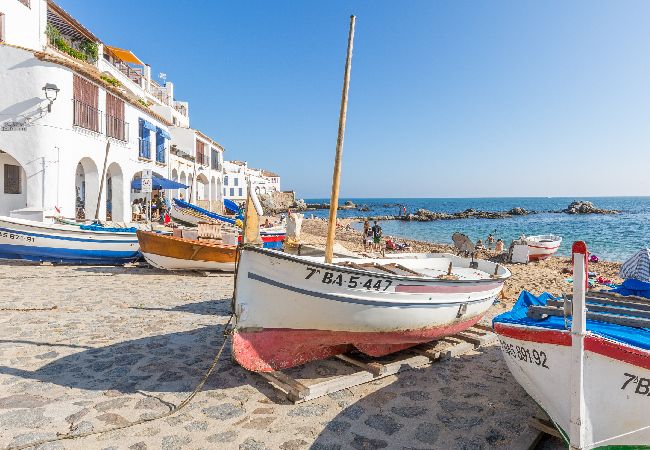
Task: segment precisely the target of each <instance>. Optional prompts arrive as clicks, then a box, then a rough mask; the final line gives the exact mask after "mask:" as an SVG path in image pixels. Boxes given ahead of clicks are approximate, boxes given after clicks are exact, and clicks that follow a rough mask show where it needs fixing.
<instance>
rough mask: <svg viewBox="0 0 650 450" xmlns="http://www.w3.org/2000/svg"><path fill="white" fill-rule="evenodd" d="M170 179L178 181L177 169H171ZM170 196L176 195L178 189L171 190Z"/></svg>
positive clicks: (174, 196)
mask: <svg viewBox="0 0 650 450" xmlns="http://www.w3.org/2000/svg"><path fill="white" fill-rule="evenodd" d="M172 181H178V170H176V169H174V170H172ZM171 194H172V198H177V197H178V189H172V190H171Z"/></svg>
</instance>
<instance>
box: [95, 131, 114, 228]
mask: <svg viewBox="0 0 650 450" xmlns="http://www.w3.org/2000/svg"><path fill="white" fill-rule="evenodd" d="M110 148H111V141H108V140H107V141H106V155H105V156H104V170H102V181H101V182H100V183H99V194H97V208H96V209H95V220H99V205H100V203H101V199H102V191H103V190H104V180H105V179H106V163H107V162H108V151H109V150H110ZM112 218H113V217H112V216H111V219H112Z"/></svg>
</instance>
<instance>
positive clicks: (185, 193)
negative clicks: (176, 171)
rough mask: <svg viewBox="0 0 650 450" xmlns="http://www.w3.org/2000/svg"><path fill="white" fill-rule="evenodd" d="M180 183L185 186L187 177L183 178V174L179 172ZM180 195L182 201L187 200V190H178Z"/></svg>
mask: <svg viewBox="0 0 650 450" xmlns="http://www.w3.org/2000/svg"><path fill="white" fill-rule="evenodd" d="M180 183H181V184H184V185H187V177H186V176H185V172H181V179H180ZM180 193H181V194H183V199H184V200H187V189H186V188H182V189H180Z"/></svg>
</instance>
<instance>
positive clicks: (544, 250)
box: [525, 234, 562, 261]
mask: <svg viewBox="0 0 650 450" xmlns="http://www.w3.org/2000/svg"><path fill="white" fill-rule="evenodd" d="M525 239H526V242H527V243H528V260H529V261H540V260H542V259H546V258H548V257H549V256H551V255H552V254H554V253H555V252H557V250H558V249H559V248H560V244H562V238H561V237H560V236H555V235H554V234H540V235H538V236H526V237H525Z"/></svg>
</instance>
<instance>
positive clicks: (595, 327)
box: [492, 291, 650, 350]
mask: <svg viewBox="0 0 650 450" xmlns="http://www.w3.org/2000/svg"><path fill="white" fill-rule="evenodd" d="M587 296H588V295H587ZM554 298H555V297H553V296H552V295H551V294H549V293H547V292H544V293H543V294H541V295H540V296H535V295H533V294H531V293H530V292H528V291H522V293H521V294H520V295H519V299H518V300H517V303H515V306H514V307H513V308H512V309H511V310H510V311H507V312H505V313H503V314H500V315H498V316H497V317H495V318H494V319H493V322H492V323H493V324H497V323H502V324H513V325H522V326H530V327H539V328H547V329H550V330H563V331H564V330H567V327H566V325H565V321H564V318H563V317H555V316H548V317H546V318H543V319H534V318H531V317H528V315H527V311H528V308H529V307H530V306H546V303H547V301H548V300H550V299H554ZM588 302H592V303H594V304H597V303H598V300H597V299H595V298H589V299H588ZM648 305H650V300H648ZM630 311H631V314H629V315H627V314H625V313H624V308H621V313H620V314H617V315H619V316H622V317H626V316H627V317H638V316H634V314H633V312H632V310H630ZM568 326H569V327H570V326H571V319H570V318H569V319H568ZM587 330H588V331H590V332H592V333H593V334H595V335H598V336H602V337H604V338H607V339H611V340H613V341H617V342H622V343H625V344H629V345H632V346H634V347H637V348H642V349H645V350H650V328H636V327H631V326H625V325H618V324H613V323H608V322H601V321H597V320H591V319H588V320H587Z"/></svg>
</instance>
